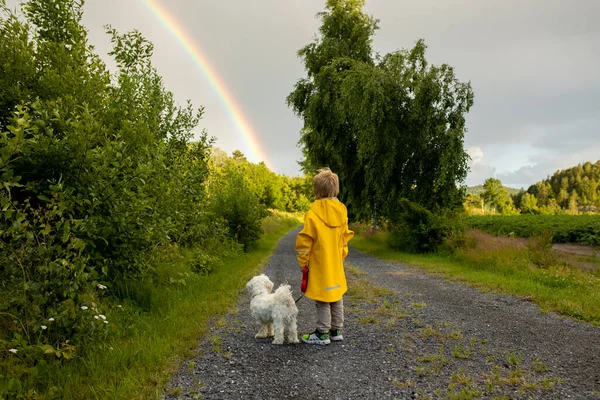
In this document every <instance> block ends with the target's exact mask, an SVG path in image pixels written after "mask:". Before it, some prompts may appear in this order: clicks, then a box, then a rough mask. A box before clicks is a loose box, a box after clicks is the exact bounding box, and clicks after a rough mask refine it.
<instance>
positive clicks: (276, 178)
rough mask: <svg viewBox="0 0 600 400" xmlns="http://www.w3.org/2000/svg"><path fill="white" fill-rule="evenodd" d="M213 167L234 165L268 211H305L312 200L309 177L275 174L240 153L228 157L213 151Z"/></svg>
mask: <svg viewBox="0 0 600 400" xmlns="http://www.w3.org/2000/svg"><path fill="white" fill-rule="evenodd" d="M211 158H212V165H213V168H214V169H215V170H216V171H219V170H220V169H222V168H224V167H226V166H231V165H235V166H236V167H237V168H238V169H239V170H240V171H241V172H242V175H243V176H244V180H245V182H246V183H247V185H248V187H249V189H250V190H251V191H252V192H253V193H254V194H256V196H257V197H258V201H259V202H260V204H262V205H264V206H265V207H267V208H269V209H275V210H280V211H287V212H297V211H307V210H308V208H309V207H310V204H311V201H310V200H309V199H311V198H312V178H311V177H309V176H304V177H289V176H285V175H277V174H276V173H274V172H272V171H271V170H269V168H268V167H267V166H266V165H265V163H264V162H260V163H258V164H254V163H251V162H249V161H248V160H247V159H246V157H245V156H244V154H243V153H242V152H240V151H239V150H236V151H234V152H233V154H232V155H231V157H228V156H227V154H226V153H225V152H223V151H222V150H219V149H213V153H212V157H211Z"/></svg>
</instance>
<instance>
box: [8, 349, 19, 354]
mask: <svg viewBox="0 0 600 400" xmlns="http://www.w3.org/2000/svg"><path fill="white" fill-rule="evenodd" d="M8 351H10V352H11V353H14V354H17V351H19V350H17V349H10V350H8Z"/></svg>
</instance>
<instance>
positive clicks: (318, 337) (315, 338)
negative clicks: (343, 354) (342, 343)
mask: <svg viewBox="0 0 600 400" xmlns="http://www.w3.org/2000/svg"><path fill="white" fill-rule="evenodd" d="M302 341H303V342H304V343H308V344H329V343H331V340H329V333H321V332H319V331H318V330H315V331H314V332H313V333H308V334H306V335H302Z"/></svg>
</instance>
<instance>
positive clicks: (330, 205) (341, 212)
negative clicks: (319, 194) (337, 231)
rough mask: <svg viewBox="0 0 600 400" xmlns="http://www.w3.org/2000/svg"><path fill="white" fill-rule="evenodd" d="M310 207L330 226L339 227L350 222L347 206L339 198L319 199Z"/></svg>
mask: <svg viewBox="0 0 600 400" xmlns="http://www.w3.org/2000/svg"><path fill="white" fill-rule="evenodd" d="M310 209H311V210H312V212H314V213H315V214H316V215H317V217H319V219H320V220H321V221H323V222H324V223H325V225H327V226H328V227H330V228H337V227H340V226H342V225H345V224H347V223H348V217H347V215H348V214H347V211H346V206H344V204H343V203H342V202H340V201H339V200H338V199H335V198H333V199H322V200H317V201H315V202H314V203H312V205H311V206H310Z"/></svg>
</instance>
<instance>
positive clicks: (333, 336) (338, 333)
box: [329, 329, 344, 342]
mask: <svg viewBox="0 0 600 400" xmlns="http://www.w3.org/2000/svg"><path fill="white" fill-rule="evenodd" d="M329 339H330V340H331V341H332V342H340V341H342V340H344V337H343V336H342V330H341V329H332V330H330V331H329Z"/></svg>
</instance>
